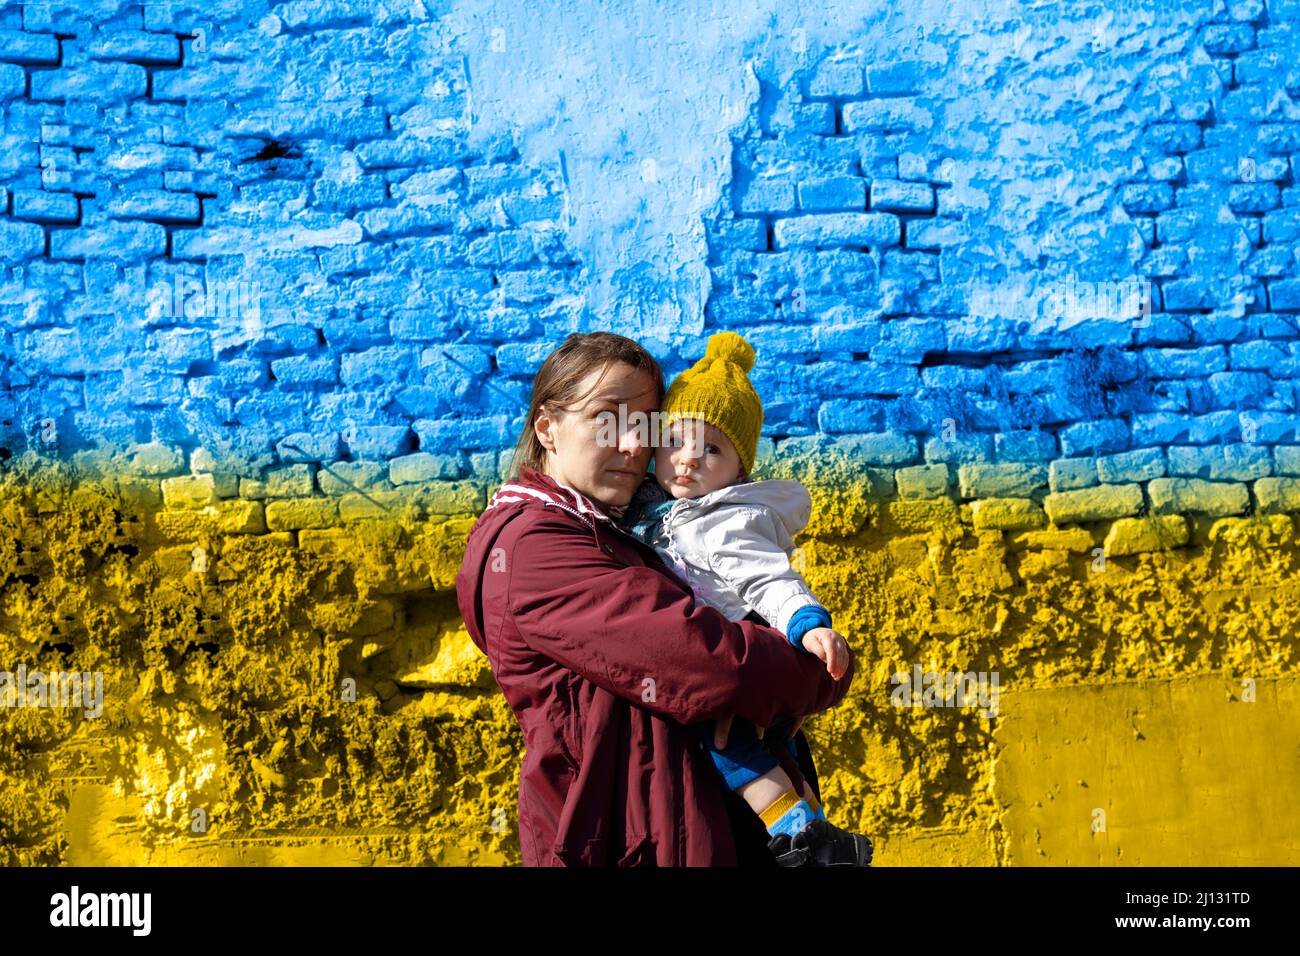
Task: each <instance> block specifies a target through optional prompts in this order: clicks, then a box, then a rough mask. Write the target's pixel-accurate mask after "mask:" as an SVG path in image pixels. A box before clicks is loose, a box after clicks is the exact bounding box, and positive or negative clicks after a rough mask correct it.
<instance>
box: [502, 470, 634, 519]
mask: <svg viewBox="0 0 1300 956" xmlns="http://www.w3.org/2000/svg"><path fill="white" fill-rule="evenodd" d="M518 501H524V502H526V501H541V502H542V503H543V504H552V505H555V506H556V507H558V508H563V509H564V510H565V511H568V512H571V513H573V514H576V515H577V516H578V517H579V518H581V519H582V520H583V521H585V522H586V523H588V524H591V525H592V527H593V528H594V527H595V525H594V523H593V521H604V522H606V523H608V524H610V525H614V519H613V518H611V517H610V516H609V515H607V514H605V513H604V512H603V511H601V510H600V509H599V508H597V507H596V506H595V505H594V504H592V502H591V499H590V498H588V497H587V496H586V495H584V494H583V493H582V492H580V491H577V490H575V489H573V488H570V487H569V486H568V485H566V484H563V483H562V482H559V481H556V480H555V479H554V478H552V477H550V476H549V475H545V474H543V473H542V472H540V471H537V470H536V469H534V468H528V467H524V468H521V469H520V470H519V478H518V479H517V480H516V481H507V482H506V483H505V484H503V485H502V486H501V487H500V488H498V489H497V490H496V493H495V494H493V495H492V500H491V501H489V502H488V508H492V507H495V506H496V505H498V504H505V503H508V502H518Z"/></svg>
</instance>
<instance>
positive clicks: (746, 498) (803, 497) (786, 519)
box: [679, 478, 812, 538]
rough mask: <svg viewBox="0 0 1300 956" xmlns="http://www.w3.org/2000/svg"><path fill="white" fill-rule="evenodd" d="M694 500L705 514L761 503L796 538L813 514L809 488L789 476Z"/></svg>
mask: <svg viewBox="0 0 1300 956" xmlns="http://www.w3.org/2000/svg"><path fill="white" fill-rule="evenodd" d="M693 500H694V501H695V503H696V506H697V507H698V508H699V510H700V513H701V514H704V513H705V512H708V511H713V510H715V509H718V508H730V507H734V506H739V505H755V504H756V505H761V506H763V507H765V508H767V509H768V510H769V511H771V512H772V514H774V515H776V516H777V518H779V519H780V521H781V523H782V524H784V525H785V529H786V533H787V534H789V535H790V537H792V538H793V537H794V536H795V535H796V534H798V533H799V532H800V531H802V530H803V529H804V528H805V527H806V526H807V524H808V520H809V519H810V518H811V517H812V497H811V496H810V495H809V494H808V489H807V488H805V487H804V486H803V485H802V484H800V483H799V482H797V481H791V480H788V479H785V478H769V479H767V480H764V481H747V482H742V483H741V484H738V485H728V486H727V487H726V488H721V489H719V490H718V491H713V492H710V493H709V494H707V495H704V496H703V497H701V498H696V499H693ZM679 503H680V502H679Z"/></svg>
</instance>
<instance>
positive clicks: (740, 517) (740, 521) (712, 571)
mask: <svg viewBox="0 0 1300 956" xmlns="http://www.w3.org/2000/svg"><path fill="white" fill-rule="evenodd" d="M753 367H754V349H753V347H752V346H750V344H749V343H748V342H746V341H745V339H744V338H742V337H741V336H740V335H738V334H736V333H735V332H720V333H718V334H716V335H713V336H710V338H709V345H708V348H707V349H706V351H705V354H704V358H703V359H701V360H700V361H699V362H697V363H696V364H695V365H694V366H693V367H692V368H690V369H688V370H687V371H685V372H683V373H682V374H681V375H680V376H678V378H677V380H676V381H674V382H673V384H672V387H671V388H669V390H668V394H667V395H666V396H665V398H664V403H663V408H662V410H661V422H662V424H663V428H664V431H663V434H662V435H661V436H660V440H659V442H658V445H657V447H656V449H655V458H654V472H653V474H650V475H647V476H646V479H645V481H644V482H643V483H642V485H641V487H640V488H639V489H638V491H637V493H636V495H635V497H633V499H632V501H631V502H630V503H629V505H628V507H627V509H626V511H624V513H623V515H622V519H621V520H622V522H623V525H624V527H625V528H626V529H627V530H628V532H629V533H631V534H632V535H634V536H635V537H637V538H638V539H640V540H641V541H643V542H645V543H646V544H648V545H650V546H651V547H653V548H654V549H655V550H656V551H657V552H658V553H659V555H660V557H662V558H663V559H664V561H665V563H667V564H668V566H669V567H672V568H674V569H675V570H676V571H677V573H678V575H679V576H680V577H681V578H682V579H683V580H684V581H686V582H687V583H689V584H690V586H691V589H692V591H694V593H695V596H696V599H697V600H699V601H701V602H703V603H706V604H708V605H710V606H711V607H714V608H716V609H717V610H719V611H721V612H722V613H723V614H724V615H726V617H727V618H728V619H729V620H732V621H738V620H741V619H742V618H745V617H749V616H751V615H752V614H757V615H758V616H759V617H761V618H762V619H763V623H766V624H769V625H770V626H772V627H774V628H776V629H777V630H779V631H781V632H782V633H784V634H785V635H786V637H787V638H788V639H789V641H790V643H792V644H793V645H794V646H795V647H797V648H799V649H800V650H802V651H804V652H806V653H809V654H813V655H815V656H817V657H818V658H820V659H821V660H822V661H824V662H825V664H826V667H827V670H828V671H830V673H831V676H832V677H834V678H835V679H836V680H838V679H839V678H840V677H842V676H843V675H844V672H845V670H847V668H848V659H849V652H848V645H847V644H846V643H845V641H844V638H843V637H842V636H840V635H839V634H838V633H836V632H835V631H834V630H832V629H831V616H830V613H829V612H828V611H827V610H826V608H824V607H823V606H822V605H821V603H820V602H819V601H818V600H817V598H816V596H814V595H813V593H812V591H811V590H810V589H809V588H808V585H807V584H806V583H805V582H804V580H803V578H802V577H800V576H799V574H798V573H797V572H796V571H795V570H794V569H793V568H792V567H791V566H790V554H791V552H792V551H793V549H794V541H793V536H794V535H796V534H798V533H799V532H800V531H801V530H803V528H804V526H805V525H806V524H807V523H808V519H809V518H810V517H811V515H812V500H811V499H810V497H809V495H808V492H807V490H806V489H805V488H804V487H803V485H801V484H800V483H799V482H797V481H784V480H768V481H753V480H751V479H750V478H749V474H750V472H751V471H752V470H753V467H754V456H755V453H756V452H757V448H758V436H759V432H760V430H761V428H762V424H763V405H762V402H761V401H760V400H759V398H758V394H757V393H756V392H755V391H754V388H753V386H752V385H751V384H750V381H749V377H748V372H749V370H750V369H751V368H753ZM801 722H802V718H801V719H800V721H798V722H792V721H791V720H790V719H789V718H785V717H781V718H778V719H777V720H776V721H774V722H773V723H772V725H771V726H770V727H769V728H767V729H766V732H768V733H776V734H779V735H780V737H779V739H780V740H781V741H782V745H783V746H785V747H786V748H787V749H788V750H789V751H790V754H791V756H797V755H796V753H795V747H794V740H793V736H794V733H795V731H796V730H798V726H799V723H801ZM763 733H764V731H759V730H757V729H756V728H755V727H754V726H753V725H752V724H750V722H749V721H746V720H741V721H738V722H736V724H735V726H734V727H733V726H732V722H731V719H730V718H728V719H726V720H724V721H719V722H718V723H717V726H716V727H713V726H710V725H708V724H705V725H701V727H700V735H701V739H702V740H703V742H704V744H705V746H706V747H708V749H709V751H710V753H711V755H712V757H713V761H714V764H715V765H716V766H717V768H718V770H719V771H720V772H721V774H722V777H723V780H724V781H725V783H726V785H727V786H728V787H729V788H730V789H731V790H733V791H735V792H736V793H737V794H738V795H739V796H740V797H741V798H742V799H743V800H744V801H745V802H746V803H747V804H749V806H750V807H751V808H753V810H754V812H755V813H757V814H758V815H759V817H760V818H761V819H762V820H763V823H764V825H765V826H766V827H767V831H768V834H769V835H770V837H771V840H770V842H769V849H770V850H771V852H772V854H773V855H774V856H775V857H776V859H777V862H778V863H781V864H782V865H783V866H800V865H849V866H867V865H868V864H869V863H870V861H871V841H870V840H868V839H867V838H866V837H865V836H863V835H861V834H856V833H850V832H848V831H845V830H841V829H840V828H839V827H836V826H834V825H833V824H831V823H830V822H829V821H827V819H826V814H825V812H824V810H823V809H822V807H821V806H820V805H819V803H818V801H817V798H816V795H815V794H814V793H813V792H812V788H811V787H809V786H808V785H807V783H806V782H805V783H804V790H803V792H802V793H799V792H797V791H796V790H795V787H794V784H793V782H792V781H791V780H790V777H789V776H788V775H787V774H786V772H785V771H784V770H783V769H781V765H780V763H779V762H778V760H777V758H776V755H775V754H773V753H772V751H771V750H769V749H768V748H767V746H766V745H765V744H764V743H763V742H762V741H761V740H760V739H759V738H760V737H761V736H762V734H763Z"/></svg>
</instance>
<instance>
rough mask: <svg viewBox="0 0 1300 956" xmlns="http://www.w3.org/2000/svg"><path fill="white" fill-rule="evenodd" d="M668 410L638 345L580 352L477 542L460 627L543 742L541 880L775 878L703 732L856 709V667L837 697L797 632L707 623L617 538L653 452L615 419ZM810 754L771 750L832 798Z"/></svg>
mask: <svg viewBox="0 0 1300 956" xmlns="http://www.w3.org/2000/svg"><path fill="white" fill-rule="evenodd" d="M663 395H664V386H663V376H662V373H661V372H660V370H659V366H658V364H657V363H656V362H655V361H654V359H653V358H651V357H650V355H649V354H648V353H647V352H646V351H645V350H644V349H642V348H641V347H640V346H639V345H637V344H636V343H635V342H633V341H631V340H630V339H627V338H624V337H623V336H620V335H613V334H611V333H606V332H595V333H589V334H578V333H575V334H573V335H570V336H569V337H568V338H567V339H566V340H565V341H564V343H563V344H562V345H561V346H560V347H559V348H557V349H556V350H555V351H554V352H552V353H551V355H550V356H548V357H547V359H546V361H545V362H544V363H543V364H542V367H541V369H540V371H539V372H538V374H537V377H536V379H535V380H534V383H533V394H532V401H531V403H530V405H529V409H528V418H527V424H526V426H525V428H524V430H523V433H522V434H521V436H520V438H519V443H518V445H517V447H516V449H515V460H514V473H513V475H512V478H511V480H510V481H508V482H506V483H505V484H504V485H503V486H502V487H501V488H500V489H499V490H498V491H497V493H496V494H495V495H494V496H493V499H492V501H491V503H490V504H489V505H488V508H487V510H486V511H484V513H483V514H482V515H481V516H480V517H479V519H478V521H477V522H475V524H474V527H473V528H472V529H471V530H470V533H469V536H468V539H467V542H466V550H465V558H464V561H463V562H462V563H461V567H460V572H459V574H458V575H457V578H456V593H457V600H458V602H459V606H460V611H461V615H462V617H463V618H464V620H465V623H466V626H467V627H468V629H469V633H470V637H471V638H472V639H473V640H474V643H475V644H477V645H478V647H479V649H480V650H482V651H483V652H484V653H485V654H486V655H487V657H488V660H489V662H490V664H491V666H492V673H493V675H494V676H495V678H496V681H497V684H498V685H499V686H500V687H501V690H502V693H504V694H505V696H506V700H507V701H508V702H509V704H510V707H511V709H512V710H513V711H514V713H515V716H516V718H517V719H518V720H519V724H520V727H521V729H522V731H523V736H524V745H525V754H524V760H523V766H522V768H521V770H520V779H519V830H520V846H521V849H522V853H523V861H524V864H525V865H526V866H584V865H594V866H606V865H618V866H656V865H657V866H729V865H737V864H756V865H775V863H774V861H773V860H772V858H771V856H770V855H769V854H768V852H767V834H766V832H765V830H764V827H763V824H762V823H761V821H759V820H758V818H757V817H756V816H755V815H754V814H753V813H752V812H751V811H750V810H749V808H748V807H746V806H745V804H744V803H743V801H740V799H739V798H738V797H736V796H735V795H734V794H732V793H730V792H728V791H727V790H726V789H725V788H724V786H723V785H722V782H721V780H720V779H719V778H718V776H717V774H716V772H715V771H714V768H713V765H712V763H711V761H710V760H709V758H708V756H707V754H706V753H705V752H704V751H703V749H702V748H701V747H700V745H699V744H698V742H697V738H696V737H695V735H694V734H693V733H692V732H691V731H690V730H689V729H688V726H687V725H690V724H695V723H697V722H699V721H705V720H719V719H721V718H724V717H728V716H735V717H740V718H744V719H746V720H750V721H753V722H754V724H755V725H757V726H759V727H766V726H767V725H768V724H769V723H771V722H772V720H773V718H775V717H776V716H778V715H786V716H790V717H795V718H798V717H800V716H805V715H807V714H811V713H815V712H817V711H820V710H824V709H826V708H827V707H831V706H833V705H834V704H836V703H838V702H839V701H840V700H841V698H843V696H844V694H845V693H846V692H847V691H848V687H849V683H850V681H851V680H852V677H853V670H854V667H853V660H852V656H851V655H850V657H849V667H848V670H847V671H846V672H845V673H844V675H843V676H842V677H841V678H840V679H839V680H838V681H836V680H834V679H832V678H831V677H830V675H829V674H828V673H827V672H826V668H825V666H824V665H823V664H822V662H821V661H820V660H818V659H817V658H816V657H814V656H812V655H810V654H801V653H799V652H798V651H797V650H796V649H795V648H794V647H793V646H792V645H791V644H790V642H789V641H787V640H786V639H785V637H784V635H782V634H781V632H779V631H775V630H773V629H771V628H769V627H766V626H764V625H763V624H762V623H761V622H760V621H758V620H745V621H740V622H732V621H728V620H727V619H726V618H725V617H724V616H723V615H722V614H720V613H719V612H718V611H716V610H714V609H713V608H710V607H707V606H705V605H699V606H696V604H695V600H694V597H693V595H692V594H691V591H690V589H689V587H688V586H687V585H685V584H684V583H682V582H681V581H680V580H678V579H677V578H676V577H674V576H673V574H672V572H671V571H670V570H669V569H668V568H667V567H666V566H665V565H664V564H663V562H662V561H661V560H660V559H659V557H658V555H657V554H656V553H655V552H654V550H653V549H651V548H649V547H647V546H645V545H643V544H641V543H640V542H639V541H637V540H636V539H634V538H633V537H631V536H630V535H627V534H625V533H623V532H622V530H621V529H620V528H619V527H618V526H617V525H616V524H615V522H614V520H613V518H614V516H615V515H617V514H618V513H619V511H620V510H621V509H622V508H623V507H625V506H626V505H627V504H628V502H629V501H631V498H632V494H633V492H635V491H636V489H637V486H638V485H639V484H640V482H641V479H642V477H643V476H644V475H645V472H646V468H647V466H648V464H649V461H650V456H651V454H652V452H653V448H652V447H650V446H649V445H648V444H647V443H646V440H645V439H646V435H645V434H644V433H638V432H637V431H636V429H635V428H634V427H631V428H625V429H624V430H623V431H622V433H621V434H620V435H619V440H618V444H617V445H616V446H615V445H611V444H610V443H609V442H608V441H605V440H604V439H603V438H602V437H601V436H602V434H603V435H606V436H607V435H608V434H609V433H608V431H607V430H606V431H604V432H602V429H604V428H605V427H606V422H607V419H606V415H607V414H612V415H614V416H620V412H621V417H620V418H619V420H620V421H623V422H627V423H628V424H629V425H634V424H635V423H637V422H638V421H642V420H644V419H643V418H642V417H641V416H644V417H645V418H649V416H650V414H651V413H652V412H654V411H656V410H658V408H659V403H660V402H661V401H662V399H663ZM620 406H621V408H620ZM638 413H640V415H638ZM796 743H797V745H798V752H799V754H800V756H801V758H802V760H801V765H800V766H796V765H795V762H794V761H793V760H792V759H791V758H790V755H789V753H788V752H786V749H785V748H784V747H782V746H773V747H772V750H773V752H774V753H776V754H777V755H778V758H779V759H781V760H782V764H783V766H785V767H786V770H787V772H788V773H789V774H790V776H791V778H792V780H793V781H794V782H795V783H796V785H799V786H802V784H801V781H802V780H803V779H804V778H805V777H806V778H807V780H808V782H809V783H810V784H811V786H812V787H813V791H814V793H815V794H817V796H818V798H820V796H821V794H820V791H819V790H818V788H817V781H816V775H815V772H814V770H813V766H812V761H811V757H810V756H809V754H808V746H807V741H806V740H804V739H803V735H802V733H799V734H798V736H797V740H796ZM801 771H802V772H801ZM733 823H734V826H733ZM733 831H734V832H733Z"/></svg>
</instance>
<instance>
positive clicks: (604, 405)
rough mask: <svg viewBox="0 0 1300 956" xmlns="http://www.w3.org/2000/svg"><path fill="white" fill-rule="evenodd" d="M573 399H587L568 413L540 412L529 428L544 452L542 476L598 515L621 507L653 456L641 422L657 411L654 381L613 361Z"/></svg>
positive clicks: (584, 383)
mask: <svg viewBox="0 0 1300 956" xmlns="http://www.w3.org/2000/svg"><path fill="white" fill-rule="evenodd" d="M588 393H590V394H588ZM578 394H580V395H586V398H585V399H583V400H582V401H580V402H579V403H578V404H577V405H575V406H574V407H573V408H571V409H569V410H567V411H563V410H558V409H557V410H555V411H554V413H551V412H548V411H547V410H546V409H545V408H543V409H542V411H541V412H539V413H538V416H537V420H536V421H535V422H534V424H533V428H534V430H535V431H536V432H537V438H538V441H540V442H541V443H542V447H543V448H545V449H546V467H545V469H544V471H545V472H546V474H547V475H549V476H550V477H552V478H554V479H555V480H556V481H558V482H560V483H561V484H565V485H568V486H569V487H570V488H572V489H574V490H575V491H580V492H582V493H583V494H584V495H586V496H587V497H588V498H590V499H591V501H592V503H593V504H595V505H596V506H597V507H598V508H601V509H602V510H608V509H609V508H610V507H621V506H623V505H626V504H627V503H628V502H630V501H631V500H632V495H633V494H634V493H635V492H636V489H637V486H638V485H640V483H641V479H642V478H644V477H645V473H646V468H647V467H648V466H649V464H650V456H651V454H652V452H653V449H652V448H651V447H650V442H649V431H650V430H649V428H648V427H647V425H646V422H647V420H648V419H649V418H650V415H651V413H652V412H656V411H658V410H659V397H658V394H657V392H656V389H655V384H654V380H653V379H652V378H651V377H650V374H649V373H648V372H645V371H643V370H641V369H637V368H633V367H632V366H631V365H626V364H624V363H622V362H615V363H610V364H609V365H606V366H605V367H603V368H597V369H593V370H592V371H591V372H590V373H588V375H587V377H586V378H584V379H583V381H582V383H581V385H580V386H579V388H578ZM620 406H621V409H620ZM638 426H639V427H638Z"/></svg>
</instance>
